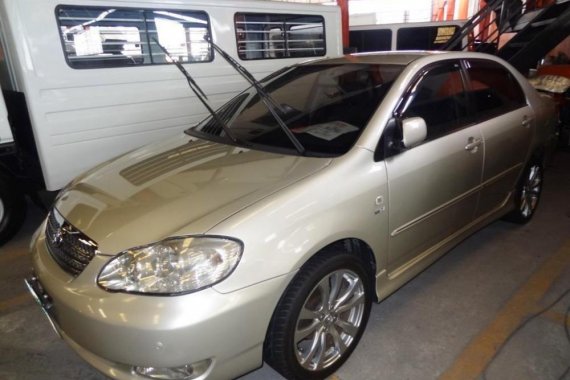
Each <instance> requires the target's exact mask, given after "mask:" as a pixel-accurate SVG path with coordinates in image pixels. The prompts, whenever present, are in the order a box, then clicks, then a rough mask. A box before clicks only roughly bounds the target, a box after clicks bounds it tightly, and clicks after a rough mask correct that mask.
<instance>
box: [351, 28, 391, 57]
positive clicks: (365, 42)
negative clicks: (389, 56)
mask: <svg viewBox="0 0 570 380" xmlns="http://www.w3.org/2000/svg"><path fill="white" fill-rule="evenodd" d="M350 46H352V47H355V48H356V50H357V51H358V52H366V51H385V50H392V31H391V30H390V29H373V30H352V31H350Z"/></svg>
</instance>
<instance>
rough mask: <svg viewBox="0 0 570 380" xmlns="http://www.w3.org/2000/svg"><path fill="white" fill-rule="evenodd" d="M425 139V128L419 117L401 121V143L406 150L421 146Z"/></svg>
mask: <svg viewBox="0 0 570 380" xmlns="http://www.w3.org/2000/svg"><path fill="white" fill-rule="evenodd" d="M426 137H427V126H426V122H425V120H424V119H422V118H421V117H410V118H407V119H404V120H402V143H403V144H404V146H405V147H406V148H413V147H414V146H416V145H418V144H421V143H422V142H424V140H425V139H426Z"/></svg>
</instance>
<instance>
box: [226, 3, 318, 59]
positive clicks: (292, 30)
mask: <svg viewBox="0 0 570 380" xmlns="http://www.w3.org/2000/svg"><path fill="white" fill-rule="evenodd" d="M235 28H236V39H237V50H238V54H239V57H240V58H241V59H243V60H252V59H272V58H291V57H317V56H322V55H325V54H326V48H325V21H324V19H323V17H321V16H304V15H289V14H265V13H236V15H235Z"/></svg>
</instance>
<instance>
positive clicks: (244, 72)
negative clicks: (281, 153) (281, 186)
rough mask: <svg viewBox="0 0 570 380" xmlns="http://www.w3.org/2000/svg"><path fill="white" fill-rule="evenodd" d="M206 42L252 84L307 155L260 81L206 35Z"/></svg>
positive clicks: (272, 113) (300, 149)
mask: <svg viewBox="0 0 570 380" xmlns="http://www.w3.org/2000/svg"><path fill="white" fill-rule="evenodd" d="M205 40H206V41H208V43H209V44H210V45H211V46H212V47H213V48H214V50H215V51H216V52H218V53H219V54H220V55H221V56H222V58H224V59H225V60H226V61H227V62H228V63H229V64H230V65H231V66H232V67H233V68H234V69H235V70H236V71H237V72H238V73H239V74H241V76H242V77H244V78H245V80H246V81H248V82H249V84H251V85H252V86H253V87H254V88H255V90H256V91H257V94H258V95H259V97H260V98H261V100H262V101H263V103H264V104H265V106H266V107H267V109H268V110H269V112H270V113H271V115H273V117H274V118H275V120H276V121H277V124H279V127H281V129H282V130H283V132H285V134H286V135H287V137H288V138H289V140H291V142H292V143H293V145H294V146H295V149H297V151H298V152H299V154H301V155H302V154H304V153H305V147H304V146H303V145H302V144H301V143H300V142H299V140H298V139H297V137H295V135H294V134H293V132H291V130H290V129H289V128H287V125H286V124H285V122H284V121H283V119H282V118H281V117H280V116H279V115H278V114H277V112H276V111H275V110H276V109H277V110H279V112H281V113H282V114H283V113H284V111H283V109H282V108H281V107H280V106H279V105H278V104H277V103H275V100H273V98H272V97H271V95H269V94H268V93H267V92H265V90H264V89H263V86H262V85H261V83H259V81H258V80H257V79H255V77H254V76H253V75H252V74H251V73H250V72H249V71H248V70H247V69H246V68H245V67H243V66H242V65H240V64H239V63H238V62H237V61H236V60H235V59H233V58H232V57H231V56H230V55H229V54H228V53H226V52H225V51H224V50H223V49H222V48H221V47H219V46H218V45H217V44H215V43H214V41H212V38H211V37H210V36H209V35H206V37H205Z"/></svg>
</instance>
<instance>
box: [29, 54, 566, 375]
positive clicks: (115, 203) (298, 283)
mask: <svg viewBox="0 0 570 380" xmlns="http://www.w3.org/2000/svg"><path fill="white" fill-rule="evenodd" d="M261 87H263V89H260V88H261ZM555 119H556V118H555V114H554V108H553V104H552V102H551V101H550V100H549V99H546V98H543V97H541V96H540V95H539V94H538V93H537V92H536V91H535V90H534V89H533V88H532V87H531V86H530V85H529V84H528V82H527V81H526V80H525V78H523V77H522V76H521V74H519V73H518V72H517V71H516V70H514V69H513V68H512V67H511V66H509V65H508V64H506V63H505V62H504V61H501V60H500V59H498V58H496V57H492V56H488V55H482V54H476V53H420V52H397V53H385V54H366V55H351V56H346V57H343V58H337V59H324V60H318V61H313V62H310V63H307V64H301V65H296V66H292V67H288V68H285V69H284V70H281V71H279V72H277V73H275V74H273V75H271V76H269V77H267V78H265V79H264V80H263V81H262V83H261V86H253V87H251V88H249V89H247V90H246V91H244V92H243V93H241V94H240V95H238V96H237V97H235V98H234V99H232V100H231V101H230V102H228V103H227V104H225V105H224V106H222V107H221V108H220V109H219V110H218V111H217V112H216V113H214V114H212V116H211V117H209V118H207V119H205V120H204V121H202V122H201V123H199V124H198V125H196V126H193V127H192V128H190V129H188V130H187V131H186V132H185V134H180V135H179V136H176V137H175V138H171V139H169V140H166V141H162V142H157V143H155V144H152V145H149V146H146V147H143V148H141V149H139V150H136V151H133V152H131V153H128V154H126V155H123V156H121V157H119V158H117V159H115V160H112V161H110V162H107V163H105V164H102V165H100V166H98V167H97V168H94V169H93V170H91V171H89V172H87V173H85V174H84V175H82V176H81V177H79V178H77V179H75V180H74V181H73V182H72V183H71V184H70V185H69V186H68V187H67V188H65V189H64V190H63V191H62V192H61V193H60V195H59V197H58V198H57V200H56V202H55V205H54V207H53V209H52V211H51V213H50V214H49V216H48V218H47V219H46V221H45V222H44V223H43V224H42V225H41V226H40V228H39V229H38V231H37V233H36V234H35V237H34V239H33V241H32V245H31V250H32V255H33V262H34V274H33V275H32V276H31V277H30V278H29V279H28V280H27V284H28V286H29V288H30V290H31V292H32V293H33V294H34V295H35V296H36V297H37V299H38V302H39V303H40V304H41V306H42V307H43V309H44V311H45V313H46V315H47V316H48V318H49V321H50V322H51V324H52V326H53V327H54V328H55V329H56V331H57V333H58V334H60V335H61V336H62V337H63V339H65V340H66V341H67V342H68V343H69V345H70V346H71V347H72V348H73V349H74V350H76V351H77V352H78V353H79V354H80V355H81V356H82V357H83V358H84V359H85V360H86V361H88V362H89V363H90V364H91V365H93V366H95V367H96V368H98V369H99V370H100V371H102V372H103V373H105V374H107V375H108V376H110V377H112V378H116V379H149V378H150V379H196V378H199V379H205V378H208V379H227V378H234V377H236V376H239V375H241V374H244V373H246V372H248V371H251V370H253V369H255V368H257V367H259V366H261V365H262V362H263V360H265V361H266V362H267V363H269V364H270V365H271V366H273V367H274V368H275V369H276V370H277V371H279V372H280V373H281V374H282V375H283V376H285V377H286V378H289V379H306V378H315V379H318V378H324V377H326V376H328V375H330V374H331V373H333V372H334V371H335V370H336V369H338V368H339V367H340V366H341V365H342V363H343V362H344V361H346V359H347V358H348V357H349V355H350V354H351V352H352V351H353V350H354V348H355V347H356V345H357V343H358V341H359V339H360V337H361V336H362V334H363V332H364V329H365V326H366V323H367V319H368V315H369V312H370V307H371V303H372V302H373V301H380V300H382V299H383V298H385V297H386V296H388V295H389V294H390V293H392V292H393V291H395V290H396V289H398V288H399V287H400V286H402V285H403V284H404V283H405V282H406V281H408V280H410V279H411V278H412V277H413V276H415V275H416V274H417V273H419V272H420V271H421V270H423V269H424V268H426V267H427V266H428V265H429V264H430V263H432V262H434V260H436V259H437V258H438V257H440V256H441V255H442V254H443V253H444V252H446V251H447V250H449V249H450V248H451V247H452V246H454V245H455V244H457V243H458V242H460V241H461V240H462V239H464V238H465V237H467V236H468V235H469V234H471V233H473V232H474V231H476V230H477V229H480V228H481V227H483V226H485V225H486V224H488V223H490V222H491V221H493V220H495V219H497V218H500V217H505V218H508V219H509V220H511V221H514V222H518V223H526V222H528V221H529V220H530V219H531V218H532V216H533V214H534V212H535V210H536V207H537V205H538V202H539V199H540V193H541V189H542V172H543V163H544V160H545V159H546V157H547V156H548V152H549V149H550V147H551V146H552V136H553V130H554V123H555Z"/></svg>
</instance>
